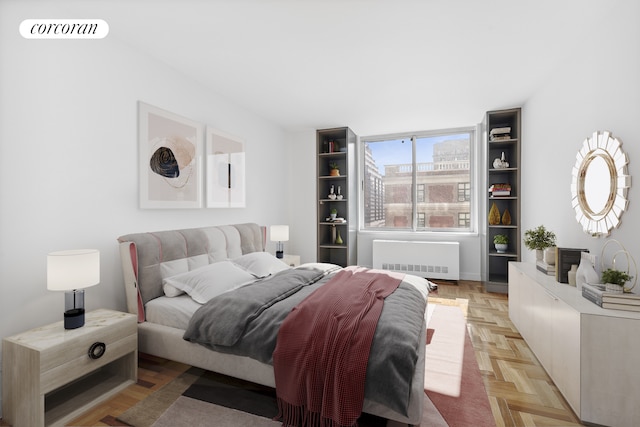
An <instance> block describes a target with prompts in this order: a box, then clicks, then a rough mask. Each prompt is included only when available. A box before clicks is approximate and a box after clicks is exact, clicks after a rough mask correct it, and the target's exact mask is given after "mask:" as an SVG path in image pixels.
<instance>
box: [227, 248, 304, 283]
mask: <svg viewBox="0 0 640 427" xmlns="http://www.w3.org/2000/svg"><path fill="white" fill-rule="evenodd" d="M233 262H234V263H236V264H238V265H239V266H240V267H242V268H244V269H246V270H248V271H250V272H252V273H253V274H255V275H256V276H258V277H261V278H262V277H267V276H269V275H271V274H275V273H277V272H279V271H282V270H287V269H289V268H291V267H289V266H288V265H287V264H286V263H285V262H284V261H282V260H280V259H278V258H276V257H275V256H273V255H272V254H270V253H268V252H251V253H248V254H245V255H242V256H240V257H238V258H234V259H233Z"/></svg>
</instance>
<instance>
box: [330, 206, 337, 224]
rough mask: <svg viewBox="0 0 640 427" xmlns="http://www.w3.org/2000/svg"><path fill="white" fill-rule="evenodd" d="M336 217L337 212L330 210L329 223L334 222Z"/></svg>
mask: <svg viewBox="0 0 640 427" xmlns="http://www.w3.org/2000/svg"><path fill="white" fill-rule="evenodd" d="M336 216H338V210H337V209H336V208H333V209H331V211H329V218H331V221H335V219H336Z"/></svg>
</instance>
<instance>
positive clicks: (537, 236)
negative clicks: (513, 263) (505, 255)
mask: <svg viewBox="0 0 640 427" xmlns="http://www.w3.org/2000/svg"><path fill="white" fill-rule="evenodd" d="M523 242H524V245H525V246H526V247H527V248H528V249H530V250H532V251H533V250H535V251H536V260H537V261H542V258H543V253H542V251H543V250H544V249H546V248H549V247H551V246H555V245H556V235H555V233H554V232H552V231H547V229H546V228H545V226H544V225H539V226H538V227H536V228H534V229H531V230H527V231H525V232H524V240H523Z"/></svg>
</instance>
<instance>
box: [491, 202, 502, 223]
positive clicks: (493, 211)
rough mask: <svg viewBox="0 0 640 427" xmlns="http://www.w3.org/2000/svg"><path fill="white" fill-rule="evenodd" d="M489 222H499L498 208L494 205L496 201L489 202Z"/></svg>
mask: <svg viewBox="0 0 640 427" xmlns="http://www.w3.org/2000/svg"><path fill="white" fill-rule="evenodd" d="M489 224H491V225H498V224H500V210H499V209H498V206H497V205H496V202H493V203H492V204H491V209H490V210H489Z"/></svg>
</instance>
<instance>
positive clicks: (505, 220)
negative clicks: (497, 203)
mask: <svg viewBox="0 0 640 427" xmlns="http://www.w3.org/2000/svg"><path fill="white" fill-rule="evenodd" d="M502 224H503V225H511V214H510V213H509V208H505V209H504V212H503V213H502Z"/></svg>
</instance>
